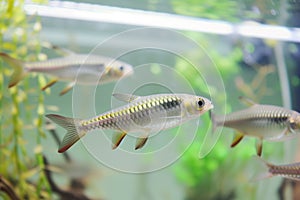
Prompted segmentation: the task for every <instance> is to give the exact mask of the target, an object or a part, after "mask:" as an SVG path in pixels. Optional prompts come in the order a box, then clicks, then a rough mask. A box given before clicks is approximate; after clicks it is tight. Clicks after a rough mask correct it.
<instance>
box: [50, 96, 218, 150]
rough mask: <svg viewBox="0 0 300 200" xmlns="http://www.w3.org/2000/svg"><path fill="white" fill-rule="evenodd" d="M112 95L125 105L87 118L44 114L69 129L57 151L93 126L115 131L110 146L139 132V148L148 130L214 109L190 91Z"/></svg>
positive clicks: (67, 145) (161, 127)
mask: <svg viewBox="0 0 300 200" xmlns="http://www.w3.org/2000/svg"><path fill="white" fill-rule="evenodd" d="M114 97H116V98H117V99H119V100H122V101H125V102H128V104H127V105H124V106H122V107H119V108H116V109H114V110H112V111H109V112H106V113H104V114H101V115H99V116H96V117H94V118H91V119H87V120H83V119H73V118H67V117H63V116H60V115H55V114H49V115H46V117H48V118H49V119H50V120H52V121H53V122H55V123H57V124H58V125H60V126H62V127H63V128H65V129H66V130H67V131H68V132H67V134H66V135H65V137H64V138H63V141H62V143H61V145H60V147H59V150H58V152H59V153H62V152H64V151H66V150H67V149H69V148H70V147H71V146H72V145H73V144H74V143H76V142H77V141H78V140H79V139H80V138H81V137H83V136H84V135H85V134H86V133H87V132H89V131H91V130H94V129H112V130H115V131H117V132H116V134H114V136H113V138H112V140H113V141H112V142H113V149H115V148H117V147H118V146H119V144H120V143H121V141H122V140H123V138H124V137H125V136H126V134H127V133H129V132H138V133H142V134H141V135H140V136H139V138H138V139H137V142H136V146H135V149H139V148H142V147H143V146H144V145H145V143H146V141H147V139H148V137H149V134H150V133H153V132H156V131H158V130H165V129H169V128H172V127H175V126H179V125H180V124H182V123H184V122H186V121H188V120H191V119H194V118H197V117H199V116H200V115H201V114H203V113H205V112H206V111H208V110H210V109H211V108H213V105H212V103H211V102H210V101H209V100H208V99H206V98H204V97H201V96H194V95H189V94H156V95H150V96H133V95H128V94H114Z"/></svg>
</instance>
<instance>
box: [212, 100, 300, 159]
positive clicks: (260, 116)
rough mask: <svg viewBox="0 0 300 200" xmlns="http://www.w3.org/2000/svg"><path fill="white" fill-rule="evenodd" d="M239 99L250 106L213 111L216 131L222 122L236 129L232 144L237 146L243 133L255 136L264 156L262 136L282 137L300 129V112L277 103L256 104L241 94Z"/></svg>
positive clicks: (257, 146) (269, 137)
mask: <svg viewBox="0 0 300 200" xmlns="http://www.w3.org/2000/svg"><path fill="white" fill-rule="evenodd" d="M240 100H241V101H243V102H244V103H246V104H248V105H249V106H250V107H249V108H247V109H243V110H239V111H236V112H232V113H229V114H227V115H223V116H222V115H219V116H216V115H214V114H212V113H211V118H212V122H213V132H214V130H215V129H216V128H217V127H221V126H224V127H227V128H232V129H235V130H236V132H237V133H236V134H235V137H234V139H233V142H232V144H231V147H235V146H236V145H237V144H238V143H239V142H240V141H241V140H242V139H243V138H244V136H251V137H256V138H258V140H257V143H256V152H257V155H259V156H261V154H262V145H263V144H262V143H263V140H267V141H282V140H286V139H288V138H291V137H294V136H295V133H296V132H297V131H299V129H300V114H299V113H298V112H296V111H293V110H289V109H286V108H283V107H279V106H274V105H262V104H256V103H255V102H253V101H251V100H250V99H246V98H244V97H240Z"/></svg>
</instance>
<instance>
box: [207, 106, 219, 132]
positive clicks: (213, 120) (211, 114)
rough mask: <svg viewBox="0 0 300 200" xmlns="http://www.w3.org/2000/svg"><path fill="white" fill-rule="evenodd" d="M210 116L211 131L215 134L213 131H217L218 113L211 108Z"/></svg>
mask: <svg viewBox="0 0 300 200" xmlns="http://www.w3.org/2000/svg"><path fill="white" fill-rule="evenodd" d="M209 117H210V119H211V122H212V129H211V132H212V134H213V133H215V132H216V129H217V128H218V123H217V121H216V115H215V114H214V113H213V112H212V111H211V110H209Z"/></svg>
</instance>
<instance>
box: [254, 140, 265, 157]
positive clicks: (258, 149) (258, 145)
mask: <svg viewBox="0 0 300 200" xmlns="http://www.w3.org/2000/svg"><path fill="white" fill-rule="evenodd" d="M255 146H256V154H257V155H258V156H261V153H262V148H263V140H262V139H261V138H260V139H258V140H256V144H255Z"/></svg>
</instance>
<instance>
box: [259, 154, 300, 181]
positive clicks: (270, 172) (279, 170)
mask: <svg viewBox="0 0 300 200" xmlns="http://www.w3.org/2000/svg"><path fill="white" fill-rule="evenodd" d="M259 161H260V162H262V163H263V164H264V166H265V167H266V168H267V170H266V171H265V170H262V172H261V173H260V174H259V175H258V176H256V178H255V179H254V180H261V179H264V178H270V177H273V176H281V177H284V178H287V179H292V180H296V181H300V162H297V163H291V164H285V165H274V164H271V163H268V162H266V161H264V160H263V159H261V158H259Z"/></svg>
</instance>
